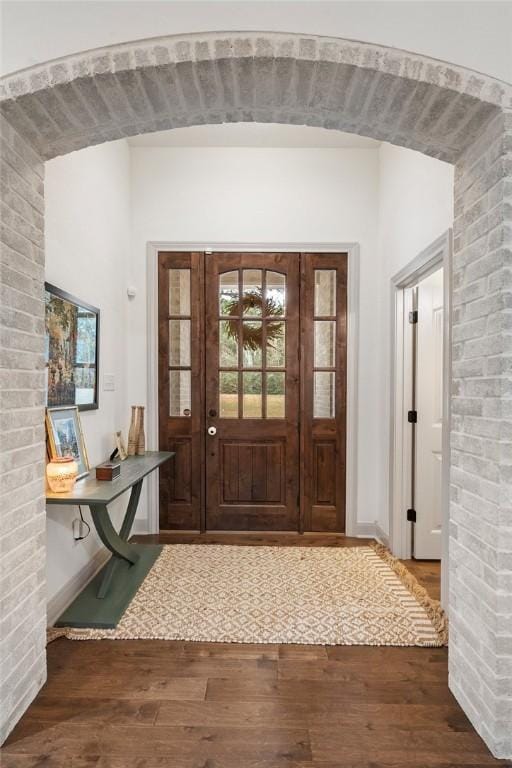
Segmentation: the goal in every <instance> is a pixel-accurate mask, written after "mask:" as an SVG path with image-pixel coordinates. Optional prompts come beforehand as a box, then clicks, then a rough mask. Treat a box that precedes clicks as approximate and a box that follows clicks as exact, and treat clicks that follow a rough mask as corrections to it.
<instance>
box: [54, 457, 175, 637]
mask: <svg viewBox="0 0 512 768" xmlns="http://www.w3.org/2000/svg"><path fill="white" fill-rule="evenodd" d="M173 456H174V454H173V453H168V452H166V451H147V452H146V453H145V455H144V456H129V457H128V458H127V459H126V460H125V461H123V462H121V474H120V476H119V477H117V478H116V479H115V480H111V481H110V480H96V478H95V477H94V476H93V472H94V470H92V472H91V474H90V475H88V476H87V477H84V478H83V480H78V481H77V482H76V483H75V485H74V487H73V490H72V491H70V492H69V493H52V492H51V491H47V494H46V503H47V504H66V505H70V504H75V505H78V504H83V505H84V506H88V507H89V509H90V510H91V515H92V519H93V523H94V526H95V528H96V531H97V532H98V535H99V537H100V539H101V541H102V542H103V544H104V545H105V546H106V547H107V549H109V550H110V552H111V553H112V556H111V557H110V559H109V560H108V562H107V563H106V564H105V565H104V566H103V568H102V569H101V570H100V571H99V573H97V574H96V576H95V577H94V578H93V579H92V581H90V582H89V584H88V585H87V586H86V587H85V589H83V590H82V592H81V593H80V594H79V595H78V597H77V598H76V599H75V600H74V601H73V602H72V603H71V605H70V606H69V607H68V608H66V610H65V611H64V613H63V614H62V616H61V617H60V618H59V620H58V622H57V623H56V626H57V627H94V628H97V629H113V628H115V627H116V626H117V623H118V622H119V620H120V618H121V616H122V615H123V613H124V612H125V610H126V609H127V607H128V605H129V604H130V601H131V600H132V598H133V596H134V595H135V593H136V592H137V590H138V588H139V587H140V585H141V584H142V582H143V581H144V578H145V576H146V574H147V573H148V571H149V570H150V568H151V566H152V565H153V563H154V562H155V560H156V558H157V557H158V555H159V554H160V552H161V551H162V547H161V546H159V545H155V544H152V545H151V544H134V543H132V542H129V541H128V539H129V536H130V532H131V529H132V525H133V521H134V519H135V513H136V511H137V506H138V503H139V498H140V492H141V490H142V482H143V480H144V478H145V477H146V475H149V474H150V473H151V472H153V471H154V470H155V469H158V467H159V466H160V465H161V464H164V463H165V462H166V461H169V459H170V458H171V457H173ZM130 488H131V493H130V499H129V501H128V506H127V509H126V514H125V516H124V519H123V522H122V525H121V528H120V530H119V533H117V531H116V530H115V528H114V526H113V524H112V520H111V517H110V514H109V511H108V505H109V504H110V503H111V502H112V501H114V499H117V498H118V497H119V496H121V495H122V494H123V493H124V492H125V491H127V490H129V489H130Z"/></svg>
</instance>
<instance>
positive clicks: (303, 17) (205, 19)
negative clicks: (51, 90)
mask: <svg viewBox="0 0 512 768" xmlns="http://www.w3.org/2000/svg"><path fill="white" fill-rule="evenodd" d="M1 10H2V21H3V35H2V42H3V53H2V73H7V72H12V71H14V70H17V69H22V68H24V67H28V66H31V65H33V64H36V63H38V62H43V61H47V60H49V59H54V58H57V57H59V56H64V55H66V54H70V53H75V52H77V51H83V50H87V49H90V48H97V47H98V46H102V45H111V44H113V43H120V42H125V41H128V40H138V39H141V38H146V37H154V36H158V35H172V34H178V33H186V32H202V31H205V30H206V31H216V30H226V31H229V30H256V31H257V30H266V31H276V32H298V33H301V34H317V35H331V36H334V37H344V38H350V39H354V40H363V41H365V42H371V43H379V44H381V45H389V46H394V47H397V48H403V49H405V50H409V51H414V52H415V53H421V54H424V55H427V56H432V57H434V58H438V59H443V60H445V61H450V62H453V63H455V64H460V65H462V66H465V67H470V68H472V69H476V70H479V71H480V72H485V73H486V74H489V75H493V76H494V77H498V78H501V79H503V80H509V81H510V80H511V79H512V57H511V56H510V50H511V48H512V4H511V3H506V2H482V1H480V2H460V1H458V2H443V1H441V2H387V1H386V0H384V1H382V0H380V1H377V2H375V1H374V2H319V0H312V1H310V2H251V1H250V0H244V1H243V2H192V1H191V0H188V2H170V1H169V0H167V1H166V2H161V1H159V2H155V1H149V2H143V1H141V0H119V1H118V2H112V1H110V2H101V0H100V1H98V2H91V1H90V0H79V1H78V2H75V1H74V0H67V1H66V2H61V1H60V0H59V1H58V2H55V1H53V2H47V1H46V0H42V1H39V2H37V1H36V2H18V0H7V2H5V0H4V2H3V3H2V8H1Z"/></svg>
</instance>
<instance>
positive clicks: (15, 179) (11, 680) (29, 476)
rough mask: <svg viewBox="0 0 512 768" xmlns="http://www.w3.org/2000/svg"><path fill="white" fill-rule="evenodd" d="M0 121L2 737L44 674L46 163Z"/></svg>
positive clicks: (26, 704) (34, 692) (0, 584)
mask: <svg viewBox="0 0 512 768" xmlns="http://www.w3.org/2000/svg"><path fill="white" fill-rule="evenodd" d="M0 120H1V122H0V135H1V147H0V159H1V179H2V181H1V192H0V197H1V209H0V210H1V212H0V224H1V235H0V247H1V259H0V278H1V279H0V290H1V294H0V312H1V314H0V318H1V320H0V323H1V325H0V327H1V339H0V355H1V358H0V382H1V395H0V397H1V399H0V435H1V444H0V510H1V512H0V596H1V597H0V664H1V666H0V701H1V705H2V711H1V723H0V743H1V741H3V739H4V738H5V736H6V735H7V733H8V732H9V731H10V730H11V728H12V726H13V725H14V724H15V723H16V721H17V720H18V719H19V717H20V716H21V714H22V713H23V712H24V710H25V709H26V708H27V706H28V704H29V703H30V702H31V700H32V699H33V698H34V696H35V695H36V693H37V691H38V690H39V689H40V688H41V686H42V685H43V683H44V681H45V679H46V659H45V634H46V590H45V545H46V542H45V508H44V499H43V490H44V487H43V480H42V477H43V472H44V410H43V404H44V357H43V338H44V336H43V331H44V315H43V308H44V303H43V281H44V250H43V245H44V243H43V233H44V218H43V217H44V198H43V174H44V166H43V163H42V162H41V160H40V158H38V157H37V155H36V154H35V153H34V152H33V151H32V149H31V148H30V147H29V146H28V145H27V144H26V142H25V141H23V140H22V139H21V138H20V136H19V135H18V134H17V133H16V132H15V131H14V130H13V128H12V127H11V126H10V125H9V124H8V123H7V122H6V121H5V120H3V119H1V118H0Z"/></svg>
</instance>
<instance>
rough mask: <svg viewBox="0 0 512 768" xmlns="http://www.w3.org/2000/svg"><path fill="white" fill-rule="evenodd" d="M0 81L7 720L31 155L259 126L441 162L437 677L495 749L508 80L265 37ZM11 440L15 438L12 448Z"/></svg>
mask: <svg viewBox="0 0 512 768" xmlns="http://www.w3.org/2000/svg"><path fill="white" fill-rule="evenodd" d="M1 87H2V91H1V104H0V108H1V112H2V116H3V117H2V132H3V136H4V145H3V160H4V162H5V168H4V176H5V182H4V190H5V191H4V195H3V196H4V207H3V228H2V242H3V244H4V254H5V256H4V258H3V262H2V284H3V296H4V306H5V307H6V316H7V317H8V322H7V323H6V325H7V326H8V328H7V330H6V332H5V335H4V339H5V341H4V345H5V360H6V364H5V368H6V369H9V370H10V371H12V373H11V374H10V378H9V382H10V387H11V389H10V390H9V396H8V398H7V399H6V407H5V409H4V412H3V413H2V419H3V428H4V429H5V430H6V433H7V435H8V437H7V439H6V440H5V441H3V445H2V453H3V454H4V453H5V457H6V458H5V466H6V467H7V468H8V471H7V472H6V475H5V478H6V479H3V482H4V483H5V489H4V492H5V493H6V510H7V511H6V513H5V520H6V526H8V527H6V533H7V537H6V540H5V541H6V558H9V559H10V565H9V566H8V567H9V570H12V572H13V573H18V570H17V569H18V568H19V566H20V565H24V567H25V571H24V574H25V575H24V578H23V579H20V586H19V588H18V595H17V597H18V603H17V605H15V606H13V607H12V614H10V616H9V622H8V626H11V627H17V626H21V625H22V626H23V630H22V632H21V633H20V632H19V631H18V632H16V633H15V634H16V637H14V635H13V633H11V634H9V635H8V636H7V638H6V646H5V647H6V649H7V654H8V655H9V658H10V659H11V661H12V663H11V669H13V670H14V671H15V670H16V669H21V668H22V669H23V670H24V674H21V673H18V679H17V682H18V684H17V685H16V686H14V684H13V686H12V688H6V691H5V696H4V698H5V700H6V701H7V709H8V711H9V713H10V714H9V717H8V722H7V724H6V726H5V729H6V731H8V730H9V729H10V727H11V726H12V724H13V723H14V722H15V721H16V719H18V717H19V716H20V715H21V713H22V712H23V710H24V708H25V707H26V706H27V704H28V703H29V702H30V700H31V699H32V698H33V696H34V695H35V693H36V692H37V690H38V688H39V687H40V686H41V684H42V683H43V681H44V676H45V660H44V658H45V657H44V637H45V635H44V630H45V602H44V576H43V573H42V566H43V564H44V545H43V544H42V540H43V535H44V528H43V525H44V499H43V497H42V477H43V469H44V462H43V434H42V428H41V425H42V423H43V418H42V404H43V402H44V376H43V370H42V369H43V367H44V363H43V354H42V353H43V323H42V311H43V303H42V300H41V297H42V285H43V279H44V277H43V272H44V250H43V227H44V220H43V215H44V204H43V193H44V189H43V177H44V165H43V162H44V160H47V159H50V158H52V157H55V156H57V155H60V154H65V153H67V152H71V151H73V150H76V149H80V148H82V147H85V146H88V145H90V144H96V143H101V142H104V141H109V140H112V139H117V138H121V137H123V136H130V135H134V134H137V133H144V132H151V131H156V130H162V129H166V128H172V127H178V126H186V125H197V124H200V123H216V122H236V121H242V120H243V121H255V120H257V121H260V122H282V123H298V124H307V125H319V126H323V127H327V128H332V129H339V130H343V131H348V132H354V133H360V134H363V135H366V136H370V137H372V138H376V139H381V140H385V141H390V142H392V143H395V144H398V145H401V146H404V147H409V148H412V149H415V150H418V151H421V152H424V153H425V154H428V155H431V156H433V157H438V158H440V159H443V160H446V161H448V162H451V163H455V164H456V184H455V207H456V221H455V241H454V252H455V253H454V274H453V285H454V294H453V309H454V312H453V318H454V327H453V350H452V352H453V361H454V367H453V382H452V391H453V400H452V411H453V423H452V436H453V441H452V447H453V451H452V461H451V469H452V472H451V482H452V504H451V530H450V583H451V600H450V617H451V646H450V685H451V688H452V690H453V692H454V694H455V695H456V697H457V698H458V700H459V702H460V703H461V705H462V706H463V708H464V709H465V711H466V712H467V713H468V715H469V716H470V718H471V719H472V721H473V724H474V725H475V727H476V728H477V730H478V731H479V732H480V733H481V735H482V736H483V737H484V739H485V740H486V741H487V743H488V745H489V746H490V748H491V749H492V750H493V752H494V753H495V754H497V755H501V756H506V755H509V754H511V753H512V744H511V742H510V735H509V733H508V730H507V723H506V719H507V714H506V707H507V702H506V700H505V691H506V688H507V684H510V670H509V667H510V663H509V664H508V666H507V660H510V654H511V648H510V636H509V635H507V627H506V619H507V610H509V609H508V608H507V605H508V604H509V601H510V599H511V586H510V568H511V567H512V566H511V563H512V542H511V537H510V526H509V525H507V514H508V513H509V510H510V504H509V501H508V499H509V498H510V483H511V479H512V475H511V473H510V450H509V449H510V442H509V441H510V438H511V430H510V418H511V417H510V408H509V405H510V400H509V398H510V381H511V378H512V376H511V374H510V349H511V347H512V342H511V339H510V336H509V335H507V333H506V330H507V328H508V327H509V319H510V314H509V313H510V310H509V309H508V304H509V302H508V300H507V297H508V295H509V292H508V281H509V279H510V278H509V275H508V272H507V266H508V263H509V261H510V244H511V236H512V209H511V206H510V195H511V186H512V149H511V136H512V89H511V87H510V86H508V85H507V84H505V83H501V82H498V81H495V80H493V79H491V78H487V77H485V76H483V75H479V74H476V73H474V72H471V71H467V70H464V69H462V68H459V67H455V66H451V65H448V64H444V63H442V62H438V61H434V60H430V59H428V58H426V57H421V56H416V55H414V54H410V53H406V52H403V51H398V50H394V49H389V48H383V47H379V46H375V45H369V44H364V43H356V42H352V41H344V40H337V39H329V38H319V37H311V36H300V35H285V34H277V33H247V34H236V35H233V34H227V33H226V34H221V33H211V34H202V35H190V36H184V37H176V38H174V37H171V38H161V39H157V40H149V41H141V42H134V43H127V44H123V45H119V46H114V47H111V48H106V49H101V50H97V51H92V52H88V53H84V54H77V55H76V56H71V57H67V58H65V59H60V60H58V61H55V62H49V63H47V64H44V65H41V66H37V67H34V68H32V69H30V70H26V71H24V72H21V73H18V74H15V75H12V76H9V77H7V78H4V79H3V81H2V83H1ZM11 390H12V391H11ZM27 430H29V431H30V430H31V431H30V435H29V434H28V433H27ZM20 440H25V441H27V440H28V444H27V442H25V443H23V442H22V443H21V444H22V445H23V446H26V451H24V452H23V458H21V459H19V458H18V456H19V454H18V453H15V449H16V448H17V447H18V446H19V445H20ZM20 517H21V519H23V521H24V525H25V530H26V531H28V533H26V537H25V538H26V540H25V542H24V544H23V545H22V546H21V547H19V546H18V547H17V548H16V545H15V542H16V541H18V540H17V539H16V538H15V537H14V538H13V537H11V535H10V533H9V532H10V531H11V530H14V532H15V534H16V531H17V525H18V521H19V519H20ZM13 536H14V535H13ZM11 550H12V551H11ZM8 562H9V560H8ZM20 636H22V637H23V640H21V641H20V640H19V639H18V638H19V637H20ZM28 659H30V663H28ZM12 678H13V675H11V677H10V678H9V679H12Z"/></svg>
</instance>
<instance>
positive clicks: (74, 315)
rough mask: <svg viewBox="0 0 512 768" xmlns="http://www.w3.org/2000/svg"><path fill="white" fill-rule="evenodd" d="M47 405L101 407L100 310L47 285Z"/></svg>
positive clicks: (88, 408) (50, 406) (92, 408)
mask: <svg viewBox="0 0 512 768" xmlns="http://www.w3.org/2000/svg"><path fill="white" fill-rule="evenodd" d="M44 288H45V341H46V347H45V353H46V367H47V390H46V405H47V407H49V408H54V407H65V406H77V407H78V408H79V409H80V410H81V411H85V410H94V409H96V408H98V407H99V402H98V392H99V338H100V310H99V309H98V308H97V307H93V306H92V305H91V304H87V303H86V302H85V301H82V300H81V299H78V298H76V296H72V295H71V294H69V293H67V292H66V291H63V290H62V289H61V288H57V287H56V286H54V285H52V284H51V283H45V284H44Z"/></svg>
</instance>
